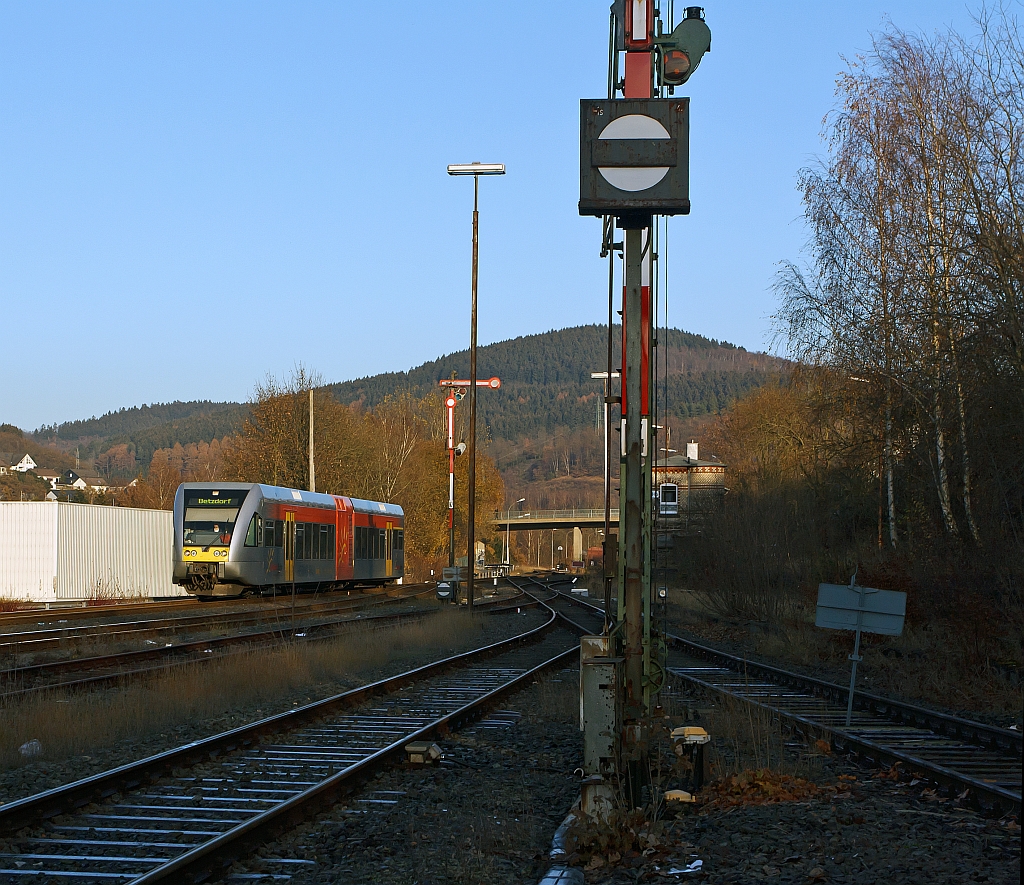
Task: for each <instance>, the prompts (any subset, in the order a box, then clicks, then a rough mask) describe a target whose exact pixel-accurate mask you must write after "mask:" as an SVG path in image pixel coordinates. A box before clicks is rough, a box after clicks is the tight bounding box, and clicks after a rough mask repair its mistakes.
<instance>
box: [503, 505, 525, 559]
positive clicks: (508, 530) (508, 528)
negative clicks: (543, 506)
mask: <svg viewBox="0 0 1024 885" xmlns="http://www.w3.org/2000/svg"><path fill="white" fill-rule="evenodd" d="M525 500H526V498H520V499H519V500H518V501H516V505H517V506H518V505H520V504H522V503H523V502H524V501H525ZM521 509H522V508H520V510H521ZM511 540H512V508H511V507H509V508H508V513H506V514H505V565H507V566H509V567H510V569H511V566H512V556H511V555H510V554H509V543H510V542H511Z"/></svg>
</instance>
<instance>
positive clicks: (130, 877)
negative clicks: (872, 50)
mask: <svg viewBox="0 0 1024 885" xmlns="http://www.w3.org/2000/svg"><path fill="white" fill-rule="evenodd" d="M578 646H579V637H578V631H577V630H575V629H571V628H567V627H566V626H563V625H562V624H560V619H559V618H558V616H557V615H556V614H554V613H553V612H552V614H551V617H550V619H549V620H548V622H547V623H546V624H545V625H544V626H542V627H539V628H536V629H534V630H530V631H527V632H526V633H523V634H521V635H519V636H516V637H514V638H512V639H509V640H506V641H503V642H500V643H496V644H493V645H490V646H488V647H485V648H482V649H477V650H476V651H473V652H469V653H467V654H463V655H458V656H456V657H453V658H448V659H446V660H443V661H439V662H436V663H434V664H430V665H427V666H425V667H420V668H417V669H416V670H412V671H409V672H408V673H404V674H402V675H400V676H397V677H394V678H391V679H386V680H382V681H380V682H377V683H374V684H372V685H368V686H365V687H363V688H359V689H356V690H354V691H349V692H345V693H344V694H341V695H337V696H335V697H332V698H328V699H325V700H322V701H319V702H316V703H313V704H308V705H306V706H304V707H300V708H298V709H296V710H293V711H290V712H288V713H285V714H281V715H278V716H273V717H269V718H267V719H263V720H261V721H259V722H256V723H253V724H251V725H247V726H244V727H242V728H237V729H234V730H232V731H230V732H226V733H224V734H221V735H217V736H215V737H211V738H207V739H205V740H201V741H196V742H193V743H190V744H187V745H185V746H183V747H179V748H177V749H175V750H171V751H168V752H166V753H161V754H159V755H157V756H153V757H150V758H149V759H144V760H141V761H139V762H136V763H133V764H130V765H125V766H122V767H120V768H118V769H114V770H112V771H109V772H105V773H103V774H99V775H96V776H94V777H90V778H86V779H84V780H82V781H78V782H76V783H73V784H69V785H67V786H64V787H61V788H59V789H55V790H50V791H48V792H45V793H41V794H39V795H36V796H32V797H28V798H26V799H23V800H20V801H17V802H12V803H10V804H8V805H4V806H0V846H2V848H0V882H11V883H14V882H28V881H39V880H43V881H55V882H56V881H60V882H68V883H75V885H86V883H110V882H114V883H117V882H133V883H138V885H143V883H147V885H148V883H155V882H170V881H174V882H180V881H199V880H201V879H204V878H209V877H214V876H217V875H220V874H221V873H223V872H225V871H226V870H227V869H228V868H229V867H230V865H231V864H232V863H234V862H235V861H237V860H238V859H240V858H244V857H245V856H246V855H247V854H248V853H249V852H251V851H252V850H253V849H254V848H256V847H258V846H259V845H262V844H265V843H266V841H267V840H268V839H270V838H273V836H274V835H276V834H277V833H279V832H282V831H284V830H286V829H288V828H290V827H292V826H294V825H295V824H296V823H297V822H298V821H300V820H302V819H304V818H306V817H307V816H308V815H310V814H312V813H314V812H316V811H317V810H319V809H320V808H323V807H324V806H326V805H328V804H330V803H332V802H334V801H336V800H337V799H338V798H339V797H341V796H344V795H346V794H347V793H349V792H351V791H353V790H355V789H357V788H358V787H359V785H360V784H361V783H362V782H363V781H364V780H365V779H366V778H367V777H368V776H369V775H370V774H371V773H372V772H373V771H374V770H376V769H377V768H379V767H380V766H382V765H385V764H388V763H390V762H393V761H395V760H398V759H401V758H404V755H405V747H406V745H408V744H409V743H410V742H413V741H419V740H425V739H431V738H433V737H435V736H436V735H439V734H441V733H442V732H443V731H444V730H446V729H453V728H459V727H461V726H462V725H465V724H468V723H469V722H472V721H474V720H475V719H476V718H478V717H480V716H482V715H483V714H484V713H485V712H486V711H487V710H488V709H489V708H491V707H492V706H493V705H494V704H495V703H496V702H497V701H498V700H499V699H500V698H501V697H502V696H503V695H505V694H507V693H509V692H511V691H514V690H515V689H517V688H518V687H520V686H523V685H525V684H528V683H529V681H530V680H532V679H534V678H535V676H536V675H537V674H538V673H540V672H541V671H542V670H544V669H546V668H552V667H560V666H564V665H565V663H566V662H569V661H571V660H572V659H573V658H574V656H575V655H576V654H578ZM369 801H375V800H373V799H371V800H369ZM261 862H262V863H264V864H267V863H269V864H270V865H271V866H273V865H274V863H278V864H279V868H280V871H281V874H282V876H286V875H287V870H288V869H294V863H296V861H295V860H294V859H289V858H279V859H277V861H275V860H274V859H269V860H268V859H267V858H262V859H261Z"/></svg>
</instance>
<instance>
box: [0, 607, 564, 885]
mask: <svg viewBox="0 0 1024 885" xmlns="http://www.w3.org/2000/svg"><path fill="white" fill-rule="evenodd" d="M559 620H560V619H559V617H558V616H557V615H555V614H554V613H553V612H552V614H551V617H550V618H549V619H548V621H547V622H546V623H545V624H543V625H542V626H540V627H537V628H534V629H532V630H529V631H526V632H524V633H522V634H519V635H517V636H515V637H512V638H510V639H507V640H503V641H501V642H497V643H492V644H490V645H488V646H485V647H483V648H480V649H476V650H474V651H471V652H466V653H464V654H461V655H454V656H452V657H449V658H445V659H443V660H441V661H436V662H434V663H431V664H427V665H424V666H422V667H418V668H415V669H414V670H410V671H408V672H406V673H402V674H399V675H398V676H395V677H391V678H389V679H385V680H380V681H378V682H375V683H373V684H371V685H368V686H363V687H361V688H358V689H354V690H352V691H348V692H345V693H343V694H340V695H336V696H334V697H332V698H327V699H324V700H321V701H317V702H314V703H312V704H307V705H305V706H304V707H300V708H298V709H296V710H293V711H288V712H287V713H283V714H279V715H277V716H271V717H267V718H265V719H262V720H260V721H258V722H256V723H252V724H250V725H246V726H242V727H240V728H237V729H233V730H231V731H229V732H225V733H224V734H221V735H216V736H214V737H211V738H206V739H204V740H200V741H195V742H192V743H190V744H187V745H185V746H183V747H179V748H176V749H174V750H170V751H167V752H165V753H161V754H157V755H156V756H152V757H149V758H148V759H145V760H141V761H139V762H136V763H131V764H129V765H125V766H121V767H120V768H117V769H114V770H112V771H109V772H104V773H102V774H99V775H95V776H93V777H90V778H85V779H83V780H81V781H78V782H75V783H73V784H69V785H67V786H65V787H60V788H57V789H54V790H49V791H47V792H45V793H41V794H39V795H37V796H31V797H28V798H26V799H23V800H19V801H17V802H13V803H10V804H8V805H5V806H0V830H10V829H16V828H22V827H25V826H27V825H30V824H33V823H35V822H37V821H40V820H43V819H47V818H52V817H55V816H57V815H64V814H73V813H75V812H76V811H78V810H79V809H83V807H84V806H89V807H91V806H90V803H93V802H101V801H103V800H104V799H106V798H108V797H112V796H113V797H115V799H116V800H117V801H121V799H122V798H123V797H122V796H120V795H118V794H122V793H126V792H128V791H131V790H133V789H138V788H140V787H143V788H144V787H145V785H146V784H147V783H153V782H155V781H157V780H159V778H161V777H162V776H164V775H165V774H167V772H168V771H169V770H171V769H173V768H175V767H178V766H181V765H183V764H189V763H196V762H199V763H202V762H203V761H205V760H207V759H223V760H224V764H225V765H226V764H227V761H228V760H227V759H225V758H224V754H226V753H229V752H231V751H232V750H239V749H241V748H249V749H248V751H247V752H257V750H256V749H255V748H256V742H257V741H258V739H259V738H261V737H263V736H265V735H267V734H282V733H293V734H294V733H295V732H296V729H298V728H299V727H300V726H302V725H304V724H306V723H309V722H311V721H312V720H323V719H324V717H325V716H327V715H329V714H332V713H334V714H340V711H341V710H342V709H347V708H351V707H354V706H357V705H359V704H361V703H363V702H365V701H367V700H369V699H370V698H372V697H375V696H379V695H384V694H388V693H393V692H395V691H396V690H399V689H403V688H406V687H408V686H410V685H412V684H413V683H422V682H423V681H424V680H426V679H429V678H430V677H436V676H437V675H438V674H441V673H443V672H446V671H448V670H452V669H458V668H460V667H462V666H465V665H467V664H472V663H476V662H478V661H480V660H481V659H484V658H492V657H494V656H496V655H501V654H503V653H505V654H507V653H510V651H511V650H514V649H516V648H534V649H536V646H535V645H533V644H532V643H535V642H537V641H543V638H544V637H547V636H549V635H551V634H552V633H553V631H556V630H557V627H556V624H557V622H558V621H559ZM552 638H553V637H552ZM577 649H578V644H575V643H574V644H573V645H572V647H570V648H569V649H566V650H562V651H559V652H558V653H557V654H555V655H554V656H552V657H547V658H545V659H544V660H543V661H541V662H539V663H537V664H534V665H532V666H528V667H527V668H526V669H525V670H522V672H516V674H515V675H513V676H511V678H507V677H508V674H509V673H512V672H513V671H509V670H507V668H506V669H503V670H501V671H499V672H500V674H503V675H499V676H497V677H491V681H492V682H493V681H495V680H496V679H500V680H502V681H501V684H498V685H496V686H494V687H493V688H491V689H489V690H486V691H481V692H480V693H479V694H477V696H476V697H473V698H472V699H470V700H468V701H467V702H465V703H461V702H458V705H457V706H456V708H455V709H454V710H451V711H450V712H445V713H443V714H442V715H440V716H435V717H433V718H432V719H431V720H430V721H427V722H423V723H418V724H417V725H416V726H415V727H414V728H413V729H412V730H407V731H405V732H404V733H402V734H401V736H400V737H398V738H397V739H392V740H390V742H388V743H387V744H386V745H385V746H383V747H380V748H377V749H373V750H372V752H368V753H367V752H363V755H362V758H360V759H358V760H356V761H354V762H352V763H351V764H347V765H345V767H344V768H342V769H341V770H340V771H337V772H335V773H334V774H333V775H331V776H329V777H326V778H322V779H321V780H320V781H319V782H317V783H314V784H312V785H309V787H308V789H305V790H302V791H296V790H294V789H293V790H290V791H289V790H270V791H268V790H265V789H264V790H262V792H264V793H267V792H271V793H284V792H290V793H291V794H292V795H290V796H289V797H288V798H285V799H283V800H280V801H276V800H275V801H274V802H273V804H272V807H270V808H267V809H265V810H263V811H259V812H257V813H255V814H246V816H245V818H244V819H243V820H241V821H232V820H229V819H228V820H219V821H218V820H214V819H211V818H204V817H192V818H188V817H182V818H168V817H157V816H150V817H146V816H145V815H146V813H147V809H151V811H150V812H149V813H150V814H152V810H161V811H165V812H170V813H174V812H175V811H178V812H179V813H188V812H191V813H192V814H195V813H196V809H195V806H194V803H193V805H192V807H190V806H189V805H162V806H147V805H139V806H133V805H126V806H124V805H122V806H117V805H115V807H114V808H113V809H111V810H112V811H113V810H116V809H117V808H118V807H121V808H126V809H127V810H129V811H132V812H133V813H134V814H135V815H136V816H134V817H133V816H132V815H117V814H115V815H106V816H104V815H98V814H93V813H89V808H85V809H84V810H85V812H86V814H85V818H84V819H83V820H82V823H83V824H85V823H88V822H89V821H90V820H92V819H96V818H99V819H100V820H101V822H105V823H108V824H109V823H113V822H115V821H119V820H120V821H126V822H128V823H129V825H131V822H132V821H135V820H139V821H141V822H144V821H163V822H164V823H165V824H169V825H172V826H175V827H177V829H175V830H169V831H167V832H168V833H178V832H180V833H182V834H183V835H184V834H185V832H186V830H185V827H186V826H188V825H189V824H190V823H191V824H192V825H195V826H196V830H195V831H188V832H192V835H200V834H203V833H204V831H203V830H202V828H201V827H199V826H198V825H200V824H203V823H204V822H205V823H206V824H207V825H214V824H218V823H219V824H224V823H235V826H232V827H230V828H229V829H228V830H226V831H223V832H220V833H210V832H205V835H212V836H213V838H212V839H206V840H204V841H202V842H201V843H200V844H198V845H195V846H194V847H189V846H188V845H187V844H181V845H176V844H175V843H173V842H171V841H170V840H169V839H168V841H167V842H161V843H159V847H160V848H161V850H165V849H171V850H173V849H175V848H179V847H180V848H184V849H186V850H185V851H183V852H181V853H180V854H178V855H177V856H175V857H172V858H152V857H149V856H144V857H142V858H139V859H134V858H130V857H111V856H109V855H106V856H104V855H93V856H87V857H81V858H80V857H78V856H77V855H75V856H71V855H68V854H62V855H36V856H37V857H43V858H45V859H49V860H54V861H59V860H61V859H62V858H63V859H64V860H66V861H74V862H75V863H76V864H77V863H78V862H79V861H92V862H95V863H98V864H104V863H106V864H108V865H109V864H110V863H114V862H128V863H134V864H135V866H136V867H138V866H139V865H140V864H143V865H144V864H147V863H148V864H153V863H157V864H158V866H156V867H155V868H154V869H152V870H150V871H149V872H145V873H142V874H141V875H136V874H135V873H130V872H125V873H120V874H118V873H110V872H103V871H94V872H93V873H90V872H89V871H87V870H84V869H82V870H81V872H79V873H76V875H77V877H78V878H80V879H86V880H87V879H89V878H90V877H91V878H93V879H112V878H114V879H116V878H120V879H121V880H122V881H128V880H130V881H132V882H134V883H138V885H142V883H154V882H164V881H199V880H201V879H204V878H206V877H208V876H209V875H211V874H216V873H217V872H220V871H221V870H223V869H225V868H226V867H227V866H228V865H229V864H230V863H232V862H233V861H235V860H237V859H238V858H239V857H240V856H241V855H242V854H244V853H245V852H246V851H248V849H249V848H251V847H254V846H257V845H259V844H262V843H263V842H265V840H266V839H267V838H270V837H272V836H273V835H274V834H276V833H278V832H280V831H282V830H284V829H286V828H287V827H289V826H290V825H292V824H294V823H296V822H297V821H299V820H301V819H304V818H305V817H307V816H308V815H309V814H310V813H312V812H313V811H315V810H317V809H319V808H320V807H322V806H323V805H325V804H328V803H329V802H331V801H333V800H334V799H335V798H336V797H337V796H339V795H341V794H344V793H347V792H350V791H351V790H353V789H354V788H355V786H356V785H357V784H358V783H359V782H360V781H361V780H364V779H365V778H366V777H367V776H368V774H369V772H371V771H372V770H375V769H377V768H379V767H381V766H382V765H384V764H386V763H387V762H389V761H391V760H392V759H394V758H395V757H396V756H398V755H400V754H401V753H402V752H403V751H404V748H405V746H406V745H407V744H408V743H410V742H412V741H415V740H420V739H423V738H427V737H432V736H434V735H436V734H439V733H441V732H443V731H444V730H447V729H450V728H458V727H460V726H461V725H463V724H465V723H466V722H468V721H471V720H473V719H475V718H477V717H478V716H479V715H481V714H482V713H483V712H484V711H485V710H486V709H487V708H488V707H489V706H490V705H491V704H493V702H494V701H495V700H497V699H498V698H499V697H501V696H503V695H505V694H507V693H509V692H511V691H514V690H516V689H518V688H520V687H521V686H522V685H524V684H526V683H527V682H528V681H530V680H532V679H533V678H534V677H535V676H536V675H537V674H538V673H539V672H541V671H542V670H544V669H546V668H550V667H554V666H558V665H561V664H564V663H565V662H567V661H568V660H570V659H571V658H572V657H573V656H574V655H576V654H577V653H578V652H577ZM540 650H541V651H542V652H543V653H545V654H547V653H548V652H544V650H543V649H540ZM430 685H431V683H429V682H428V683H427V688H428V690H429V687H430ZM440 691H441V692H442V695H443V694H444V692H445V689H443V688H442V689H440ZM447 691H449V692H450V691H451V689H448V690H447ZM462 693H463V694H464V693H465V690H464V689H463V692H462ZM453 696H454V697H456V698H457V697H459V692H458V691H455V694H454V695H453ZM329 725H330V723H329V722H325V723H324V724H323V726H321V727H328V726H329ZM392 730H393V728H392ZM293 740H294V738H293ZM329 746H330V745H325V746H324V752H326V751H327V749H328V747H329ZM303 748H305V749H307V750H309V749H317V748H316V747H315V746H312V747H311V746H310V745H303V746H302V747H297V748H292V749H303ZM284 749H286V750H287V749H289V748H287V747H285V748H284ZM270 750H273V747H270ZM246 758H249V757H242V758H241V760H240V761H241V762H242V763H243V764H244V762H245V759H246ZM257 761H259V760H257ZM335 764H336V763H335ZM320 767H324V766H323V765H321V766H320ZM258 771H260V772H263V771H264V768H262V767H260V768H258ZM197 783H199V781H197ZM237 783H238V784H240V785H244V784H246V783H248V781H246V779H245V778H244V777H242V778H240V779H239V780H238V782H237ZM165 789H171V788H170V787H167V788H165ZM243 792H244V791H243ZM249 792H253V793H256V792H260V791H259V790H250V791H249ZM153 798H161V797H149V796H146V795H143V796H141V797H139V800H137V801H143V802H145V801H151V800H152V799H153ZM162 798H163V799H191V798H192V797H191V796H190V795H189V794H181V795H172V796H165V797H162ZM129 800H130V797H129ZM225 801H230V802H232V803H233V804H235V805H241V804H243V803H244V801H245V800H242V799H238V798H233V799H226V800H225ZM252 801H263V802H269V801H270V800H252ZM100 810H102V808H101V809H100ZM220 810H221V809H220V808H219V807H218V811H220ZM253 810H254V807H253V806H249V807H248V808H246V809H243V810H238V809H231V808H225V809H223V813H220V814H218V817H224V818H227V817H229V816H230V814H232V813H235V814H242V813H244V812H249V811H253ZM200 811H201V812H202V813H205V814H213V813H217V812H215V811H214V810H213V806H210V805H208V806H207V807H205V808H203V809H200ZM138 815H141V817H139V816H138ZM71 829H76V828H74V827H71ZM78 829H81V827H79V828H78ZM88 829H89V832H97V833H99V832H100V831H102V830H104V829H106V830H110V829H111V828H110V827H109V826H108V827H106V828H104V827H102V826H95V825H94V826H92V827H90V828H88ZM123 832H126V833H132V832H133V831H132V830H124V831H123ZM138 832H141V833H149V834H151V835H156V834H158V833H159V832H161V831H159V830H153V829H147V828H145V827H143V828H142V829H141V830H138ZM122 838H124V837H122ZM165 838H168V837H165ZM32 839H35V841H36V842H38V841H39V839H37V838H35V837H32V838H27V839H26V840H25V841H32ZM77 844H82V843H81V842H79V843H77ZM98 844H101V845H106V846H119V847H124V846H127V847H131V846H132V845H137V846H140V847H146V846H147V845H149V844H156V843H140V842H133V841H131V840H129V841H127V842H119V841H113V842H111V841H103V842H100V843H98ZM122 853H123V852H122ZM150 853H152V852H150ZM19 856H22V855H11V854H7V855H6V856H5V859H6V858H16V857H19ZM75 869H76V870H78V869H81V868H80V867H78V866H76V867H75ZM47 872H48V871H39V870H35V869H31V868H25V869H14V870H11V869H6V870H0V875H10V876H14V877H15V878H18V879H20V878H21V877H22V876H34V875H44V876H45V875H46V874H47Z"/></svg>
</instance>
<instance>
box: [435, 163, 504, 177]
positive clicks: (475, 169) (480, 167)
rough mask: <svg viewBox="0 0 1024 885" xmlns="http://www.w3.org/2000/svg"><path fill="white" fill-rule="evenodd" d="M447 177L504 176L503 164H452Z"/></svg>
mask: <svg viewBox="0 0 1024 885" xmlns="http://www.w3.org/2000/svg"><path fill="white" fill-rule="evenodd" d="M448 174H449V175H504V174H505V164H504V163H452V164H451V165H450V166H449V167H448Z"/></svg>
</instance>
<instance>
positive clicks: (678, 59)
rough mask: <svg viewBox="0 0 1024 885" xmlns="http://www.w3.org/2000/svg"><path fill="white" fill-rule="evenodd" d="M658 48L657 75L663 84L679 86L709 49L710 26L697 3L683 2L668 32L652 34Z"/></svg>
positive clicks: (688, 77)
mask: <svg viewBox="0 0 1024 885" xmlns="http://www.w3.org/2000/svg"><path fill="white" fill-rule="evenodd" d="M654 42H655V43H657V44H658V46H659V47H660V49H661V64H660V66H659V67H660V70H659V73H660V76H661V85H663V86H670V87H674V86H682V85H683V84H684V83H685V82H686V81H687V80H689V79H690V75H691V74H692V73H693V72H694V71H695V70H697V65H699V64H700V60H701V58H703V57H704V53H705V52H710V51H711V28H709V27H708V26H707V23H706V22H705V21H704V10H703V8H701V7H700V6H687V7H686V13H685V15H684V17H683V20H682V21H681V22H680V23H679V24H678V25H676V27H675V30H673V31H672V33H671V34H668V35H666V36H663V37H655V40H654Z"/></svg>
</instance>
